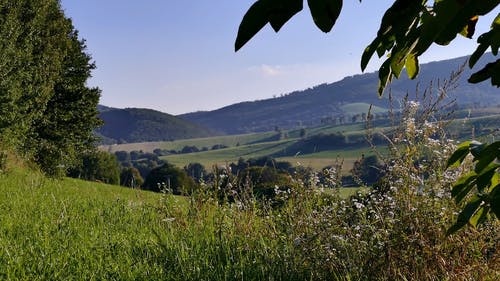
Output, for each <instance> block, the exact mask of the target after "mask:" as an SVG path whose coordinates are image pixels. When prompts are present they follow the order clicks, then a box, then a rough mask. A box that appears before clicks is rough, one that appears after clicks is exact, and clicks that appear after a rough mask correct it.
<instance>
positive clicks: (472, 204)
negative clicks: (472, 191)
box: [446, 195, 483, 235]
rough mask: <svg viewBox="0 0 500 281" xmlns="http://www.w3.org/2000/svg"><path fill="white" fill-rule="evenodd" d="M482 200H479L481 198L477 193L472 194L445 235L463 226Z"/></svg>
mask: <svg viewBox="0 0 500 281" xmlns="http://www.w3.org/2000/svg"><path fill="white" fill-rule="evenodd" d="M482 202H483V201H482V200H481V198H479V197H478V196H477V195H476V196H474V197H473V198H472V199H471V200H470V201H469V203H468V204H467V205H466V206H465V207H464V209H463V210H462V212H461V213H460V214H459V215H458V218H457V221H456V222H455V224H454V225H453V226H451V227H450V228H449V229H448V231H446V235H451V234H453V233H455V232H457V231H458V230H460V229H461V228H462V227H464V226H465V225H466V224H467V223H468V222H469V220H470V218H471V217H472V215H474V213H475V212H476V210H477V209H478V208H479V206H480V205H481V203H482Z"/></svg>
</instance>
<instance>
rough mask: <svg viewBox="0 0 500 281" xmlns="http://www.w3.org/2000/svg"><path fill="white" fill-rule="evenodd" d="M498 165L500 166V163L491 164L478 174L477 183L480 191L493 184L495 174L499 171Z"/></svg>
mask: <svg viewBox="0 0 500 281" xmlns="http://www.w3.org/2000/svg"><path fill="white" fill-rule="evenodd" d="M498 167H500V164H490V165H488V166H487V167H486V168H484V169H483V170H482V171H481V174H480V175H478V176H477V179H476V184H477V189H478V190H479V192H483V190H484V189H485V188H487V187H489V186H490V185H491V184H492V179H493V176H494V175H495V174H496V173H497V169H498Z"/></svg>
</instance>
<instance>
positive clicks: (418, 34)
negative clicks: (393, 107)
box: [235, 0, 500, 95]
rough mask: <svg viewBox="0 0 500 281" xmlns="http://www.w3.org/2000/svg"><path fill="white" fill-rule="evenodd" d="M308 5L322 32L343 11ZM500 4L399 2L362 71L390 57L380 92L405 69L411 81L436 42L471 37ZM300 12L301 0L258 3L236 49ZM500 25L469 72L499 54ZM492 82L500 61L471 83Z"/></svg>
mask: <svg viewBox="0 0 500 281" xmlns="http://www.w3.org/2000/svg"><path fill="white" fill-rule="evenodd" d="M307 2H308V4H309V9H310V11H311V15H312V18H313V20H314V23H315V24H316V26H317V27H318V28H319V29H320V30H322V31H324V32H329V31H330V30H331V29H332V27H333V26H334V24H335V22H336V20H337V18H338V16H339V14H340V12H341V10H342V0H308V1H307ZM499 3H500V1H499V0H485V1H475V0H464V1H457V0H438V1H428V0H420V1H409V0H395V1H394V3H393V5H392V6H391V7H390V8H389V9H387V11H386V12H385V14H384V15H383V17H382V19H381V24H380V28H379V30H378V32H377V35H376V37H375V39H374V40H373V41H372V43H371V44H370V45H368V47H366V49H365V51H364V53H363V55H362V57H361V69H362V70H365V69H366V67H367V65H368V62H369V61H370V59H371V58H372V57H373V55H374V54H375V53H377V55H378V57H379V58H381V57H383V56H386V57H387V58H386V60H385V62H384V63H383V64H382V66H381V67H380V69H379V87H378V93H379V95H382V94H383V92H384V89H385V88H386V87H387V85H388V84H389V83H390V82H391V81H392V78H393V77H395V78H399V76H400V74H401V72H402V70H403V68H406V72H407V75H408V77H409V78H411V79H413V78H415V77H416V76H417V75H418V72H419V61H418V58H419V56H421V55H422V54H424V53H425V52H426V51H427V50H428V49H429V47H430V46H431V45H432V44H438V45H448V44H449V43H450V42H451V41H453V40H454V39H455V38H456V36H457V35H459V34H460V35H462V36H465V37H467V38H472V36H473V35H474V33H475V28H476V24H477V22H478V20H479V17H480V16H484V15H486V14H488V13H490V12H492V11H493V10H494V9H495V8H496V7H497V6H498V4H499ZM301 10H302V1H301V0H294V1H285V0H275V1H273V0H259V1H257V2H255V4H254V5H252V6H251V7H250V9H249V10H248V11H247V13H246V14H245V16H244V17H243V20H242V22H241V24H240V28H239V30H238V35H237V38H236V43H235V49H236V51H237V50H239V49H240V48H241V47H242V46H243V45H244V44H245V43H247V42H248V41H249V40H250V39H251V38H252V37H253V36H254V35H255V34H256V33H257V32H259V30H260V29H262V28H263V27H264V26H265V25H266V24H267V23H270V24H271V26H272V27H273V29H274V30H275V31H276V32H278V31H279V30H280V28H281V27H282V26H283V25H284V23H285V22H287V21H288V20H289V19H290V18H291V17H293V16H294V15H295V14H296V13H298V12H299V11H301ZM499 26H500V14H499V15H498V16H497V17H496V18H495V20H494V22H493V24H492V26H491V30H490V31H489V32H487V33H485V34H483V35H481V36H480V37H479V38H478V44H479V45H478V48H477V50H476V51H475V52H474V54H473V55H472V58H471V61H470V67H471V68H472V67H473V66H474V64H475V63H476V62H477V60H478V59H479V58H480V57H481V56H482V55H483V54H484V52H485V51H486V50H487V49H488V47H490V48H491V51H492V52H493V54H494V55H495V56H496V55H497V54H498V48H499V44H500V43H499V42H500V28H499ZM488 79H490V80H491V83H492V85H494V86H497V87H500V60H497V61H495V62H492V63H489V64H487V65H486V66H485V67H484V68H483V69H482V70H480V71H478V72H476V73H475V74H474V75H472V76H471V77H470V79H469V82H471V83H479V82H481V81H484V80H488Z"/></svg>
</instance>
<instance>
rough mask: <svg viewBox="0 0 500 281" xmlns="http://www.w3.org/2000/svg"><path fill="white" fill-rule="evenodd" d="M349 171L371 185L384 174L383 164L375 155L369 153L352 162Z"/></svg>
mask: <svg viewBox="0 0 500 281" xmlns="http://www.w3.org/2000/svg"><path fill="white" fill-rule="evenodd" d="M351 173H352V174H353V175H354V176H355V177H356V178H358V179H360V180H361V181H363V183H364V184H366V185H373V184H375V183H376V182H377V181H379V180H380V179H381V178H382V176H383V175H384V166H383V165H382V164H380V162H379V160H378V158H377V156H376V155H370V156H367V157H365V156H364V155H363V157H362V158H361V160H357V161H355V162H354V165H353V167H352V170H351Z"/></svg>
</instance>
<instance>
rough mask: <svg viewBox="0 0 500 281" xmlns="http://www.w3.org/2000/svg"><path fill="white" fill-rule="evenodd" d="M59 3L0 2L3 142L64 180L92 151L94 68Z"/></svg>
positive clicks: (95, 97)
mask: <svg viewBox="0 0 500 281" xmlns="http://www.w3.org/2000/svg"><path fill="white" fill-rule="evenodd" d="M85 49H86V46H85V42H84V41H83V40H80V39H79V38H78V31H77V30H76V29H75V28H74V27H73V25H72V22H71V20H70V19H68V18H67V17H66V16H65V15H64V12H63V10H62V8H61V5H60V2H59V1H58V0H36V1H35V0H5V1H1V2H0V61H1V66H0V144H1V145H2V146H3V147H7V148H8V149H12V150H14V151H16V152H17V153H19V154H20V155H23V156H26V158H28V159H30V160H33V161H34V162H36V163H37V164H38V165H39V166H40V168H41V169H42V170H43V171H44V172H46V173H47V174H49V175H52V176H61V175H64V173H65V172H66V171H67V170H68V169H69V168H70V167H71V166H73V165H76V164H77V161H76V160H77V158H81V155H82V153H86V152H88V151H91V150H93V149H95V148H94V142H95V138H94V134H93V130H94V129H95V128H96V127H98V126H99V125H100V124H101V121H100V120H99V118H98V111H97V103H98V101H99V96H100V90H99V89H97V88H89V87H88V86H87V85H86V82H87V80H88V79H89V78H90V76H91V71H92V70H93V69H94V68H95V65H94V64H93V63H92V61H91V57H90V55H88V54H87V53H85Z"/></svg>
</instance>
